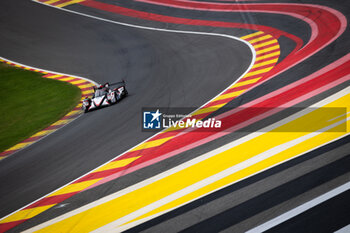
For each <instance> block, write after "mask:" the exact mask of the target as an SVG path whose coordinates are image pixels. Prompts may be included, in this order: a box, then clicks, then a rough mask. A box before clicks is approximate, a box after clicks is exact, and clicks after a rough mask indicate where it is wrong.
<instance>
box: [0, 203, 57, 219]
mask: <svg viewBox="0 0 350 233" xmlns="http://www.w3.org/2000/svg"><path fill="white" fill-rule="evenodd" d="M52 206H54V205H45V206H40V207H36V208H32V209H24V210H21V211H18V212H16V213H14V214H13V215H10V216H9V217H7V218H5V219H3V220H1V221H0V223H7V222H14V221H19V220H24V219H29V218H32V217H34V216H36V215H38V214H40V213H41V212H44V211H45V210H47V209H49V208H51V207H52Z"/></svg>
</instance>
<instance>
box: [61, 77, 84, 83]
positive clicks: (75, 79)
mask: <svg viewBox="0 0 350 233" xmlns="http://www.w3.org/2000/svg"><path fill="white" fill-rule="evenodd" d="M60 79H61V78H60ZM60 79H58V80H60ZM80 80H81V79H80V78H74V79H72V80H69V81H64V82H67V83H71V82H75V81H80Z"/></svg>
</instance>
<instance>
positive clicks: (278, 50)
mask: <svg viewBox="0 0 350 233" xmlns="http://www.w3.org/2000/svg"><path fill="white" fill-rule="evenodd" d="M275 52H280V49H275V50H271V51H268V52H266V53H261V54H259V56H265V55H268V54H271V53H275ZM257 57H258V56H257Z"/></svg>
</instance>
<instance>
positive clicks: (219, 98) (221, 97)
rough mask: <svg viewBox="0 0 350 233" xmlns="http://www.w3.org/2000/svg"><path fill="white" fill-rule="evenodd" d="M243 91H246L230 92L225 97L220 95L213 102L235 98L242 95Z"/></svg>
mask: <svg viewBox="0 0 350 233" xmlns="http://www.w3.org/2000/svg"><path fill="white" fill-rule="evenodd" d="M245 91H246V90H241V91H235V92H231V93H228V94H225V95H220V96H219V97H217V98H215V99H214V101H217V100H223V99H228V98H232V97H236V96H239V95H240V94H242V93H243V92H245Z"/></svg>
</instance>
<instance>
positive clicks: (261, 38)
mask: <svg viewBox="0 0 350 233" xmlns="http://www.w3.org/2000/svg"><path fill="white" fill-rule="evenodd" d="M270 38H273V37H272V36H270V35H266V36H262V37H258V38H256V39H253V40H248V41H249V43H251V44H253V43H256V42H259V41H263V40H266V39H270Z"/></svg>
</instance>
